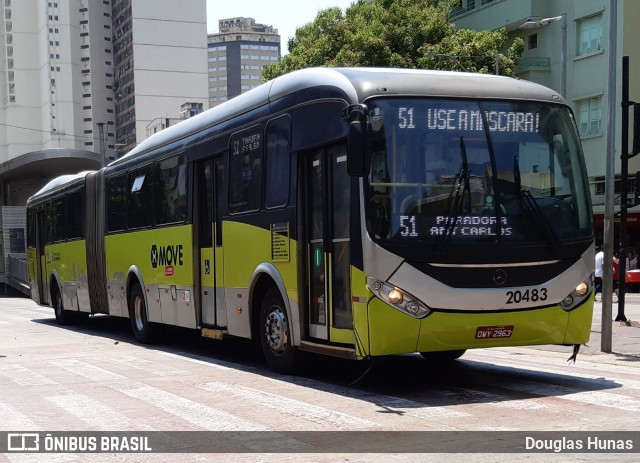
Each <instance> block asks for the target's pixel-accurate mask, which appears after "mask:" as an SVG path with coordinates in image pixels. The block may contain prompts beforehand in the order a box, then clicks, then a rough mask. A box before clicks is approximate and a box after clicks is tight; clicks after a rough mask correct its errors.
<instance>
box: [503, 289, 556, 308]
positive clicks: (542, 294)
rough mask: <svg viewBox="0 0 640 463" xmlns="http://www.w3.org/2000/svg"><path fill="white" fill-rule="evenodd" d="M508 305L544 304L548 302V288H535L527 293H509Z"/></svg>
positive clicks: (518, 291)
mask: <svg viewBox="0 0 640 463" xmlns="http://www.w3.org/2000/svg"><path fill="white" fill-rule="evenodd" d="M506 296H507V304H519V303H521V302H542V301H546V300H547V288H539V289H538V288H534V289H527V290H525V291H520V290H516V291H507V294H506Z"/></svg>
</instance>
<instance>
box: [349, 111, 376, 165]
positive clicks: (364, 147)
mask: <svg viewBox="0 0 640 463" xmlns="http://www.w3.org/2000/svg"><path fill="white" fill-rule="evenodd" d="M370 140H371V125H370V124H368V123H367V122H361V121H352V122H351V123H349V138H348V141H347V173H348V174H349V175H350V176H352V177H365V176H367V175H369V151H370V150H369V142H370Z"/></svg>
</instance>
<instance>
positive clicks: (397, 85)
mask: <svg viewBox="0 0 640 463" xmlns="http://www.w3.org/2000/svg"><path fill="white" fill-rule="evenodd" d="M328 88H331V89H332V90H333V91H332V92H331V94H332V95H335V94H336V93H339V94H342V96H343V98H344V99H345V102H346V103H347V104H357V103H361V102H363V101H364V100H366V99H367V98H369V97H372V96H401V95H403V96H433V97H453V98H494V99H511V100H519V99H525V100H537V101H546V102H551V103H564V100H563V99H562V97H561V96H560V95H559V94H558V93H557V92H555V91H554V90H551V89H549V88H547V87H544V86H542V85H539V84H535V83H533V82H529V81H525V80H519V79H515V78H511V77H504V76H495V75H491V74H475V73H466V72H451V71H433V70H422V69H395V68H307V69H302V70H298V71H293V72H291V73H288V74H285V75H283V76H280V77H277V78H276V79H273V80H271V81H269V82H266V83H264V84H262V85H260V86H259V87H257V88H255V89H252V90H250V91H248V92H246V93H243V94H241V95H239V96H237V97H235V98H232V99H231V100H228V101H226V102H224V103H222V104H220V105H218V106H215V107H213V108H211V109H209V110H207V111H205V112H203V113H201V114H198V115H197V116H194V117H192V118H190V119H186V120H185V121H182V122H180V123H178V124H176V125H174V126H171V127H169V128H166V129H164V130H162V131H161V132H158V133H156V134H154V135H152V136H151V137H149V138H147V139H146V140H144V141H143V142H142V143H140V144H139V145H138V146H136V147H135V148H134V149H132V150H131V151H129V152H128V153H127V154H125V155H124V156H122V157H121V158H119V159H117V160H115V161H113V162H112V163H111V164H110V165H114V164H119V163H120V162H124V160H127V159H130V158H131V157H134V156H136V155H138V154H141V153H144V152H147V151H151V150H153V149H155V148H158V147H160V146H163V145H165V144H167V143H171V142H173V141H175V140H180V139H181V138H184V137H187V136H189V135H191V134H194V133H197V132H199V131H201V130H204V129H205V128H207V127H211V126H214V125H216V124H218V123H220V122H223V121H226V120H229V119H231V118H233V117H235V116H238V115H240V114H244V113H246V112H248V111H251V110H253V109H256V108H259V107H262V106H265V105H267V104H269V103H271V102H273V101H276V100H278V99H281V98H284V97H286V96H289V95H292V94H294V93H296V92H304V91H305V90H306V91H309V90H311V91H310V92H309V95H310V96H309V99H310V100H311V99H318V98H321V97H322V94H321V93H319V92H318V91H317V90H320V89H328ZM313 90H316V91H313Z"/></svg>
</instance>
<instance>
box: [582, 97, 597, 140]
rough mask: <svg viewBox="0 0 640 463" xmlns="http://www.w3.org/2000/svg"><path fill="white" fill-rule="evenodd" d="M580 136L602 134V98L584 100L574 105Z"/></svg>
mask: <svg viewBox="0 0 640 463" xmlns="http://www.w3.org/2000/svg"><path fill="white" fill-rule="evenodd" d="M576 108H577V110H578V125H579V127H580V135H581V136H586V135H601V134H602V97H601V96H597V97H593V98H586V99H584V100H580V101H578V102H577V104H576Z"/></svg>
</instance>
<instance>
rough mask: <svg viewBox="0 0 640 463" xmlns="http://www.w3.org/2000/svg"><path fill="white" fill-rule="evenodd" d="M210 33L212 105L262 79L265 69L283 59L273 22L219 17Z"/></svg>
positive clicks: (236, 94) (209, 54)
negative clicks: (216, 24)
mask: <svg viewBox="0 0 640 463" xmlns="http://www.w3.org/2000/svg"><path fill="white" fill-rule="evenodd" d="M218 30H219V32H218V33H217V34H210V35H209V37H208V44H207V45H208V62H209V106H210V107H213V106H215V105H217V104H220V103H222V102H223V101H226V100H228V99H230V98H233V97H234V96H238V95H240V94H241V93H244V92H246V91H247V90H250V89H252V88H255V87H257V86H258V85H260V84H261V83H262V78H261V75H262V70H263V69H264V68H265V67H266V66H269V65H271V64H275V63H276V62H278V61H279V60H280V36H279V35H278V29H274V28H273V26H267V25H264V24H258V23H256V21H255V20H254V19H253V18H229V19H221V20H220V21H218Z"/></svg>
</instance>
